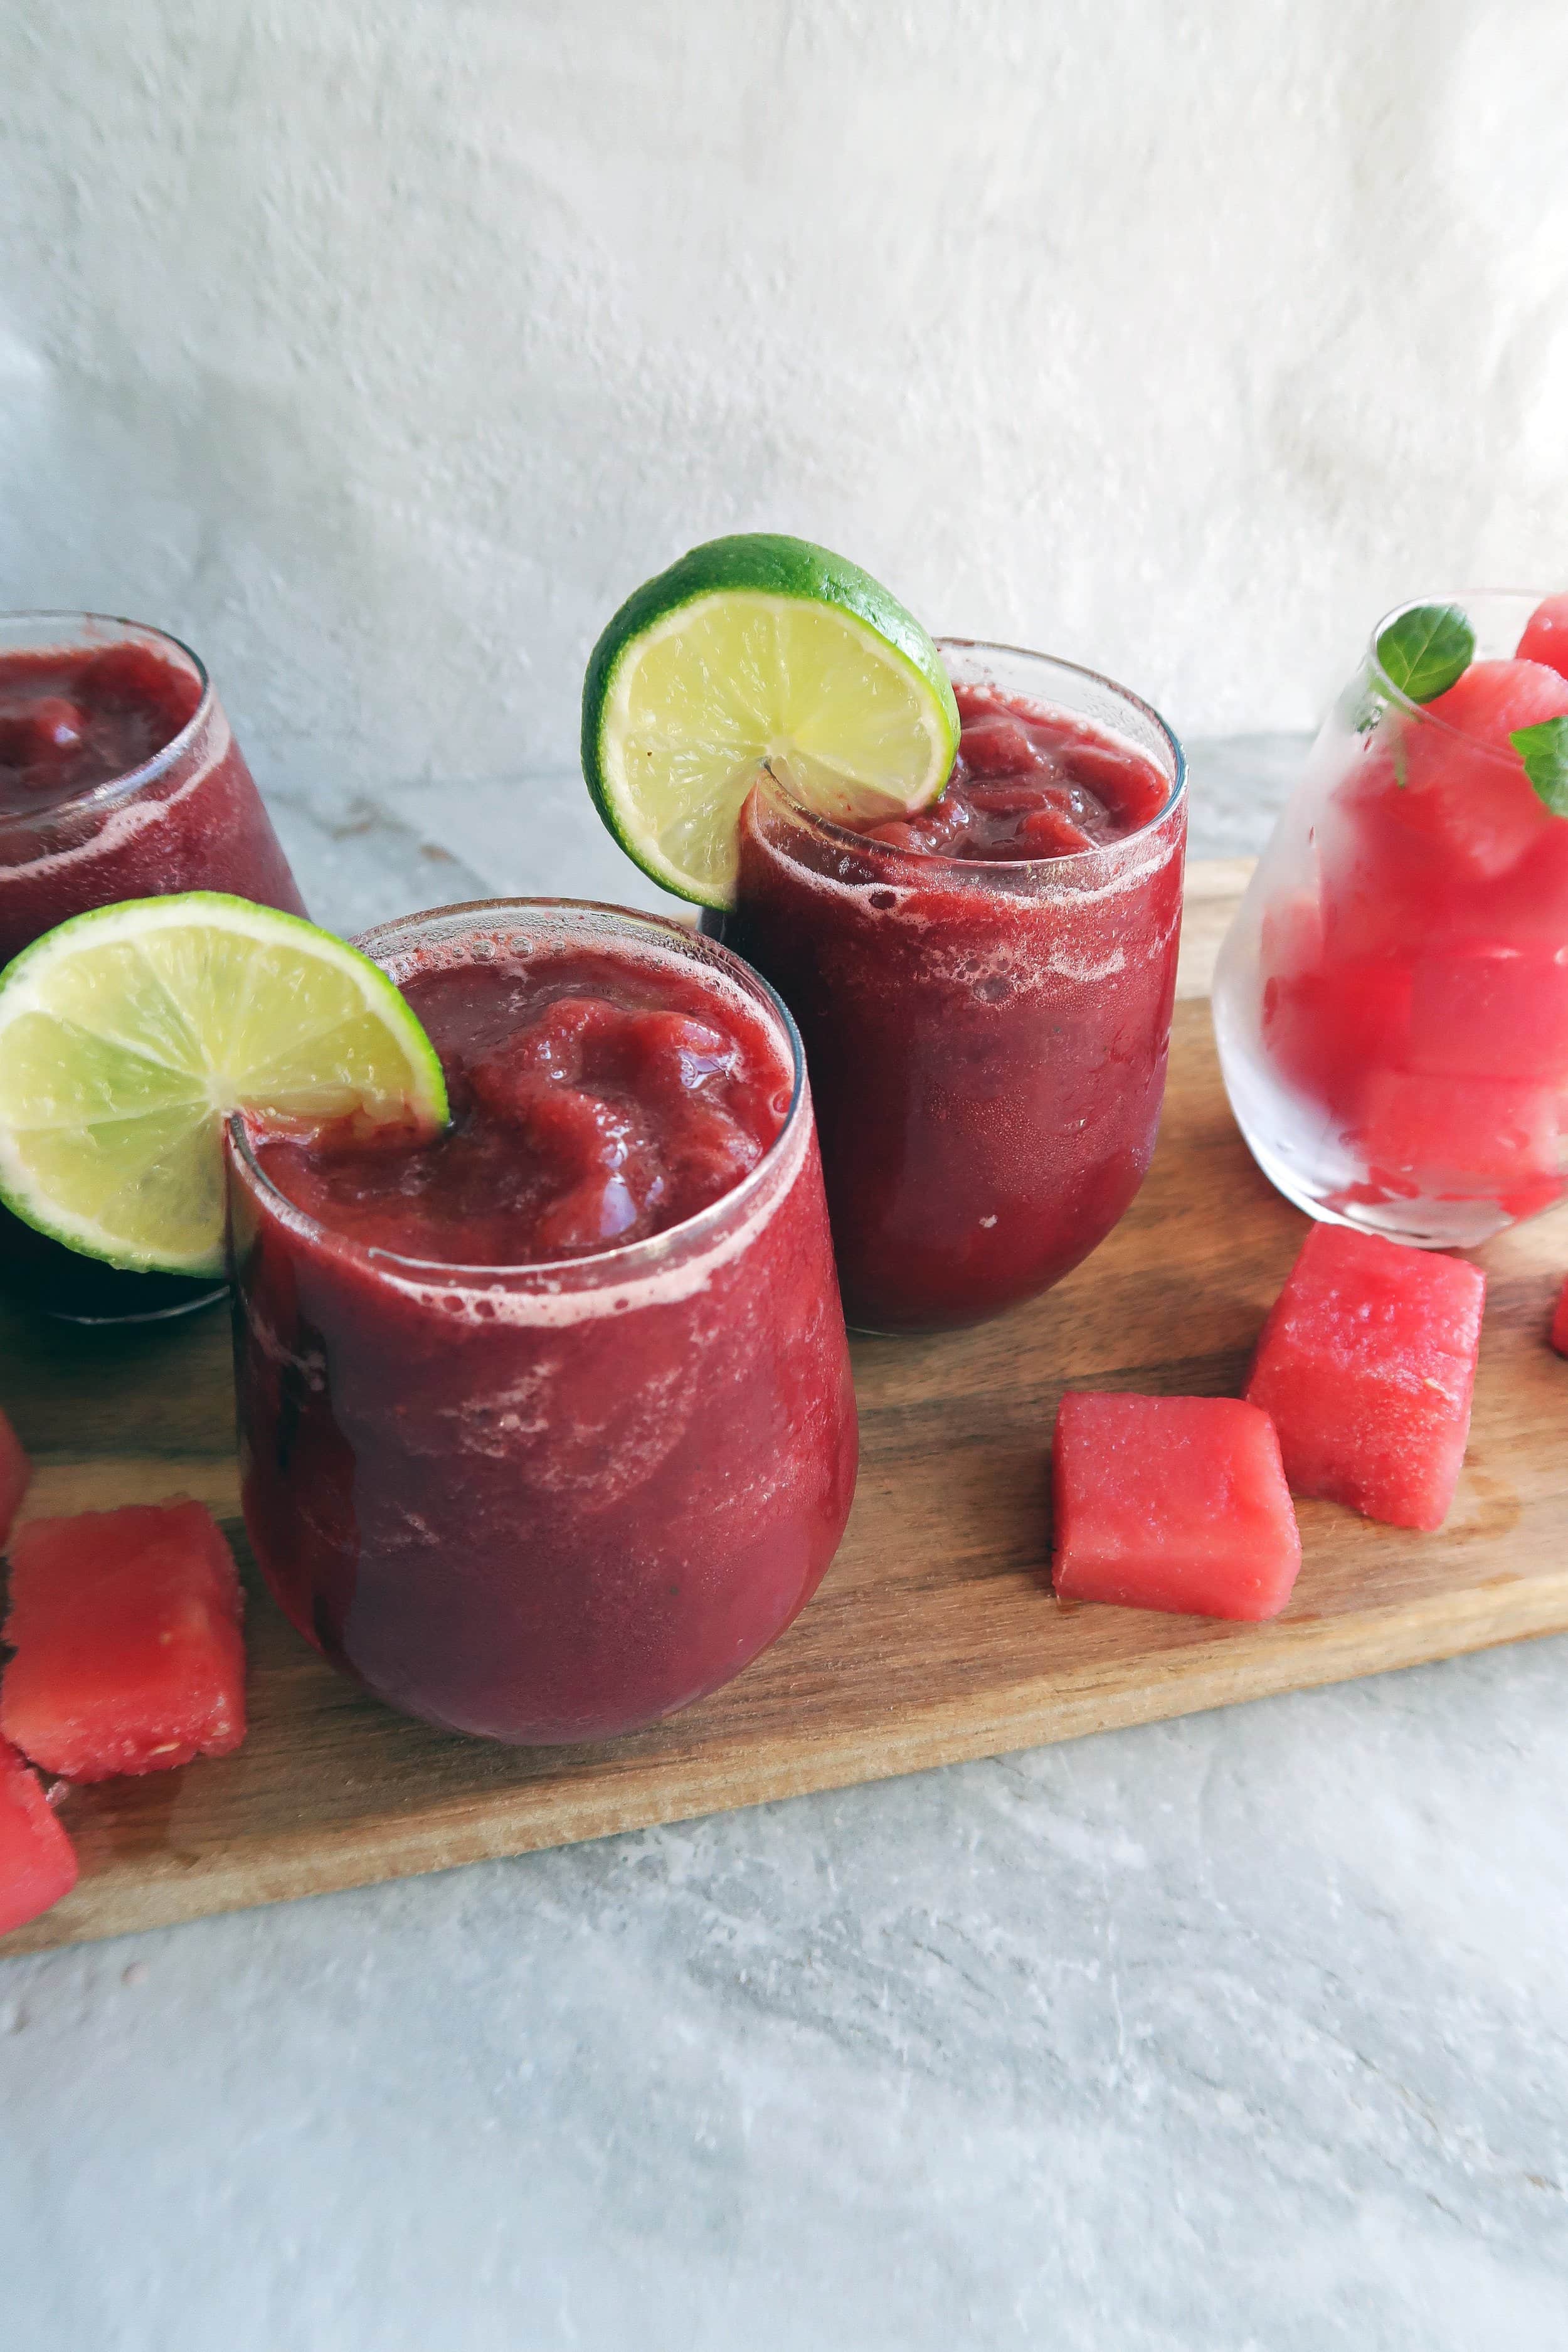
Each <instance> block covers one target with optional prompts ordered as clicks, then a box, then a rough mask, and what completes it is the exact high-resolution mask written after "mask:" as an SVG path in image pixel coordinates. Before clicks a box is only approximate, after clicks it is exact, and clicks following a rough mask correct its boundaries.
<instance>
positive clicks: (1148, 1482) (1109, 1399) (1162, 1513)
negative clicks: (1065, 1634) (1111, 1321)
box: [1051, 1393, 1301, 1619]
mask: <svg viewBox="0 0 1568 2352" xmlns="http://www.w3.org/2000/svg"><path fill="white" fill-rule="evenodd" d="M1052 1493H1053V1497H1054V1507H1055V1515H1056V1558H1055V1560H1054V1563H1053V1566H1052V1570H1051V1580H1052V1583H1053V1584H1054V1585H1055V1588H1056V1591H1057V1593H1058V1596H1059V1598H1060V1599H1062V1600H1064V1601H1120V1602H1121V1604H1122V1605H1123V1606H1124V1607H1127V1608H1131V1609H1164V1610H1171V1611H1174V1612H1178V1613H1181V1614H1191V1615H1194V1616H1201V1617H1239V1618H1249V1619H1258V1618H1263V1617H1277V1616H1278V1615H1279V1612H1280V1610H1281V1609H1283V1608H1284V1606H1285V1603H1286V1602H1287V1601H1289V1598H1290V1588H1291V1586H1292V1585H1293V1584H1294V1583H1295V1581H1296V1571H1297V1570H1298V1569H1299V1568H1300V1565H1301V1538H1300V1533H1299V1531H1298V1529H1297V1526H1296V1513H1295V1510H1294V1508H1293V1507H1292V1505H1291V1501H1290V1494H1289V1488H1288V1487H1287V1486H1286V1484H1285V1473H1284V1471H1283V1469H1282V1468H1281V1466H1280V1461H1279V1441H1278V1439H1277V1438H1276V1437H1275V1434H1274V1429H1273V1425H1272V1423H1270V1421H1269V1419H1268V1414H1267V1413H1265V1412H1258V1409H1257V1407H1256V1406H1254V1405H1250V1404H1243V1403H1241V1402H1239V1401H1238V1399H1237V1398H1236V1397H1167V1396H1123V1395H1105V1394H1096V1393H1081V1394H1074V1395H1069V1396H1064V1397H1063V1399H1062V1401H1061V1404H1060V1406H1059V1408H1058V1412H1057V1432H1056V1444H1055V1450H1054V1461H1053V1465H1052Z"/></svg>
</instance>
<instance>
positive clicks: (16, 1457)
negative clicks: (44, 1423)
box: [0, 1412, 33, 1547]
mask: <svg viewBox="0 0 1568 2352" xmlns="http://www.w3.org/2000/svg"><path fill="white" fill-rule="evenodd" d="M32 1475H33V1465H32V1464H31V1463H30V1462H29V1461H28V1459H27V1457H26V1454H24V1453H23V1451H22V1441H21V1439H20V1438H19V1437H18V1436H17V1434H16V1431H15V1430H14V1429H13V1428H12V1426H11V1424H10V1423H9V1422H8V1421H7V1420H6V1418H5V1414H4V1413H3V1412H0V1547H3V1546H4V1544H5V1538H6V1537H7V1536H8V1535H9V1534H10V1532H11V1529H12V1527H13V1526H14V1524H15V1522H16V1513H17V1511H18V1510H19V1509H20V1507H21V1503H22V1497H23V1496H24V1495H25V1494H26V1491H27V1484H28V1481H29V1480H30V1479H31V1477H32Z"/></svg>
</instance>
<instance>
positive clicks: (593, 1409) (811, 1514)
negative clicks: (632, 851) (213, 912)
mask: <svg viewBox="0 0 1568 2352" xmlns="http://www.w3.org/2000/svg"><path fill="white" fill-rule="evenodd" d="M359 944H360V945H361V946H362V947H363V949H364V950H365V951H366V953H367V954H369V955H371V956H374V959H375V960H376V961H377V962H378V963H380V964H382V965H383V966H384V969H385V970H386V971H389V972H390V973H391V974H392V976H393V978H394V979H397V978H398V977H399V976H400V975H406V974H407V973H408V972H409V971H410V970H411V969H412V968H413V967H414V966H415V965H416V964H418V965H422V966H426V967H427V966H428V964H429V962H430V961H432V960H434V961H455V962H459V963H462V962H468V961H477V960H483V959H484V958H486V957H487V956H488V955H490V954H493V953H495V952H498V951H504V950H512V951H515V952H521V953H524V954H526V953H529V952H531V951H533V952H537V951H540V950H544V951H549V950H560V949H563V948H574V949H579V950H581V949H584V948H597V949H599V950H602V951H604V952H606V953H609V954H612V955H613V954H614V953H615V952H616V950H617V949H619V950H621V951H622V952H623V953H624V952H626V950H631V951H633V952H635V953H637V955H639V956H640V957H641V958H642V959H643V960H644V961H645V962H646V961H647V958H648V957H649V956H650V955H651V956H654V957H656V958H658V959H661V960H663V959H668V961H670V962H672V963H678V964H680V965H683V966H684V967H686V969H687V970H688V971H696V972H697V973H699V974H700V975H701V976H703V977H704V978H706V979H707V980H708V981H709V982H711V983H712V985H713V987H714V991H715V993H716V996H717V997H718V999H719V1000H720V1002H722V1000H723V999H724V997H725V996H728V997H729V998H730V999H731V1002H733V1000H734V997H735V995H736V994H737V993H739V994H740V995H741V996H742V997H743V998H744V999H745V1000H746V1002H747V1003H748V1004H749V1006H750V1007H751V1008H752V1010H753V1011H756V1012H760V1013H762V1015H763V1020H764V1022H765V1024H766V1026H767V1028H768V1031H769V1033H770V1034H771V1035H772V1036H773V1038H774V1039H775V1041H776V1043H777V1045H778V1046H779V1048H780V1054H781V1072H782V1071H783V1070H784V1069H787V1070H789V1071H790V1072H791V1073H792V1076H791V1079H790V1081H789V1084H790V1103H789V1109H788V1113H787V1115H786V1117H785V1119H784V1126H783V1128H782V1129H781V1130H780V1132H779V1134H778V1136H777V1138H776V1139H775V1140H774V1141H773V1144H772V1145H771V1146H770V1147H769V1149H768V1150H767V1151H766V1153H765V1154H764V1155H763V1159H762V1160H760V1161H759V1162H758V1164H757V1165H756V1167H755V1168H753V1169H752V1171H751V1172H750V1173H749V1174H748V1175H747V1176H745V1177H744V1178H743V1179H742V1181H741V1182H740V1183H739V1184H737V1185H736V1186H735V1187H734V1189H733V1190H732V1191H731V1192H727V1193H725V1194H723V1195H722V1196H721V1198H720V1199H719V1200H717V1201H715V1202H712V1203H711V1204H710V1206H709V1207H708V1208H706V1209H704V1210H703V1211H702V1212H701V1213H700V1214H698V1215H697V1216H694V1217H690V1218H689V1219H688V1220H687V1221H686V1222H685V1223H682V1224H679V1225H676V1226H674V1227H672V1228H671V1229H670V1230H669V1231H668V1233H664V1234H658V1235H657V1236H656V1237H654V1238H653V1239H651V1240H648V1241H643V1242H637V1243H634V1244H630V1245H628V1246H626V1247H622V1248H617V1249H608V1250H605V1251H602V1252H600V1253H599V1254H598V1255H595V1256H590V1257H581V1258H575V1259H571V1260H563V1261H559V1262H555V1263H552V1264H548V1265H506V1266H459V1265H437V1264H431V1263H427V1262H423V1261H418V1260H413V1259H408V1258H403V1257H399V1256H397V1255H394V1254H393V1253H391V1252H389V1251H386V1250H382V1249H378V1248H374V1247H369V1246H365V1245H363V1244H359V1243H356V1242H353V1241H350V1240H348V1239H346V1238H344V1237H342V1236H341V1235H338V1234H333V1233H332V1232H331V1230H330V1229H329V1228H328V1227H327V1226H325V1225H323V1224H321V1223H317V1222H316V1221H315V1220H314V1219H313V1218H311V1217H310V1216H309V1215H307V1214H305V1213H303V1212H302V1211H300V1209H299V1208H297V1207H295V1206H294V1205H293V1204H292V1203H291V1202H289V1201H288V1200H286V1199H285V1198H284V1197H283V1195H282V1194H281V1193H280V1192H278V1191H277V1190H276V1189H275V1187H274V1186H273V1185H272V1184H271V1183H270V1181H268V1177H267V1175H266V1173H265V1171H264V1170H263V1168H262V1167H261V1166H260V1165H259V1164H258V1160H257V1158H256V1156H255V1154H254V1153H253V1151H252V1150H251V1148H250V1144H249V1140H248V1139H247V1135H246V1132H245V1129H244V1128H243V1125H242V1124H241V1123H240V1122H238V1121H236V1122H235V1123H234V1125H233V1127H232V1128H231V1129H230V1133H229V1150H228V1166H229V1197H230V1214H231V1224H232V1233H233V1240H234V1257H235V1270H236V1300H235V1349H236V1363H237V1379H238V1401H239V1437H240V1463H241V1475H242V1486H243V1494H244V1504H245V1518H246V1525H247V1528H248V1530H249V1534H250V1540H251V1544H252V1547H253V1548H254V1550H255V1553H256V1557H257V1559H258V1562H259V1564H260V1567H261V1570H262V1572H263V1574H264V1575H265V1577H266V1579H267V1581H268V1584H269V1586H270V1587H271V1590H272V1591H273V1592H274V1594H275V1595H276V1596H277V1598H278V1600H279V1602H280V1603H281V1605H282V1607H283V1609H284V1610H285V1612H287V1614H288V1615H289V1618H290V1619H291V1620H292V1621H293V1622H294V1624H295V1625H296V1626H298V1627H299V1629H300V1632H301V1633H304V1634H305V1635H306V1636H307V1637H308V1638H309V1639H310V1640H311V1641H313V1642H314V1643H316V1644H317V1646H318V1647H319V1648H320V1649H321V1651H322V1652H323V1653H324V1654H325V1655H326V1656H327V1657H329V1658H330V1659H331V1660H332V1661H333V1663H334V1664H338V1665H340V1666H342V1667H344V1668H345V1669H346V1670H347V1671H348V1672H349V1673H351V1674H352V1675H354V1676H356V1677H357V1679H358V1680H359V1681H360V1682H361V1683H362V1684H363V1685H365V1687H366V1688H367V1689H369V1690H371V1691H374V1693H375V1694H376V1696H378V1697H380V1698H383V1699H384V1700H385V1701H386V1702H387V1703H388V1704H389V1705H390V1706H395V1707H398V1708H401V1709H402V1710H404V1711H405V1713H407V1714H410V1715H416V1716H422V1717H425V1718H426V1719H427V1720H428V1721H430V1722H433V1723H437V1724H440V1725H443V1726H445V1727H448V1728H450V1729H453V1730H458V1731H467V1732H476V1733H479V1734H482V1735H485V1736H487V1737H489V1738H495V1739H504V1740H510V1741H513V1742H526V1743H534V1742H545V1743H548V1742H555V1741H567V1740H578V1739H599V1738H608V1737H610V1736H611V1735H613V1734H616V1733H620V1732H625V1731H630V1730H634V1729H636V1728H637V1727H639V1726H642V1725H645V1724H648V1723H651V1722H654V1721H656V1720H657V1719H658V1717H661V1716H665V1715H668V1714H670V1713H671V1712H673V1711H674V1710H675V1709H676V1708H677V1707H681V1706H687V1705H689V1703H690V1701H692V1700H693V1699H697V1698H700V1697H702V1696H704V1695H705V1694H706V1693H708V1692H709V1691H712V1690H716V1689H717V1688H718V1687H719V1685H721V1684H722V1683H726V1682H728V1681H729V1680H730V1679H731V1676H732V1675H736V1674H738V1673H739V1672H740V1671H741V1669H742V1666H744V1665H745V1664H748V1662H749V1661H750V1660H751V1659H752V1658H753V1657H755V1656H756V1654H757V1653H758V1652H759V1651H760V1650H762V1649H763V1648H765V1647H766V1645H767V1644H768V1643H770V1642H772V1641H773V1639H774V1638H775V1637H776V1636H777V1635H778V1634H779V1633H783V1631H784V1628H785V1626H786V1625H788V1624H789V1623H790V1622H791V1620H792V1619H793V1618H794V1617H795V1615H796V1613H797V1612H798V1611H799V1610H801V1609H802V1608H803V1607H804V1606H805V1602H806V1601H808V1600H809V1599H810V1597H811V1595H812V1593H813V1592H814V1591H816V1586H817V1584H818V1582H819V1580H820V1579H821V1577H822V1575H823V1572H824V1570H826V1567H827V1564H828V1561H829V1560H830V1559H832V1557H833V1554H834V1551H835V1550H836V1549H837V1544H838V1539H839V1537H840V1536H841V1534H842V1533H843V1529H844V1523H845V1519H846V1517H847V1513H848V1509H849V1502H850V1496H851V1495H852V1492H853V1489H854V1483H855V1466H856V1423H855V1403H854V1394H853V1391H852V1389H851V1387H850V1382H849V1365H848V1349H847V1342H846V1339H845V1332H844V1318H843V1313H842V1310H841V1308H840V1306H839V1303H838V1292H837V1285H836V1283H835V1280H834V1274H833V1256H832V1248H831V1243H830V1238H829V1234H828V1229H827V1216H826V1205H825V1202H824V1200H823V1194H822V1176H821V1163H820V1160H819V1158H818V1155H817V1147H816V1132H815V1129H814V1127H813V1123H812V1109H811V1097H810V1093H809V1090H808V1087H807V1084H806V1079H805V1064H804V1061H803V1058H802V1055H801V1051H800V1042H799V1039H798V1037H797V1036H796V1034H795V1027H794V1024H793V1023H792V1022H791V1021H790V1019H789V1016H788V1014H787V1013H785V1011H784V1007H783V1006H782V1005H781V1004H780V1003H779V1002H778V1000H777V999H776V998H775V997H774V995H773V992H772V990H771V989H769V988H767V987H766V986H765V984H764V983H763V982H760V981H759V980H758V979H757V978H756V976H755V975H754V974H753V973H752V972H749V971H747V970H746V968H745V967H744V965H742V964H741V963H740V962H739V961H737V959H736V958H734V957H733V956H731V955H730V954H728V953H727V952H726V951H725V950H723V949H722V948H721V947H717V946H715V945H713V944H712V943H711V942H710V941H709V940H703V939H701V938H700V937H699V936H698V935H697V934H695V933H694V932H692V931H689V930H688V929H685V928H684V927H683V926H681V925H679V924H674V923H668V922H666V921H663V920H662V919H658V918H657V917H652V916H641V915H637V914H633V913H630V912H628V911H626V910H625V909H622V908H613V907H597V906H592V905H588V904H585V903H584V902H581V901H571V900H565V901H563V900H549V899H510V900H509V899H497V900H494V901H492V902H489V903H484V904H479V905H476V906H468V907H452V908H442V909H440V910H438V911H437V912H435V913H431V914H424V915H416V916H410V917H408V918H407V919H405V920H403V921H400V922H395V923H388V924H385V925H384V926H382V927H381V928H380V929H377V930H374V931H372V932H370V933H369V934H368V935H367V936H366V937H365V938H364V939H363V940H361V941H360V942H359ZM782 1083H783V1081H782V1077H781V1084H782Z"/></svg>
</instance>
